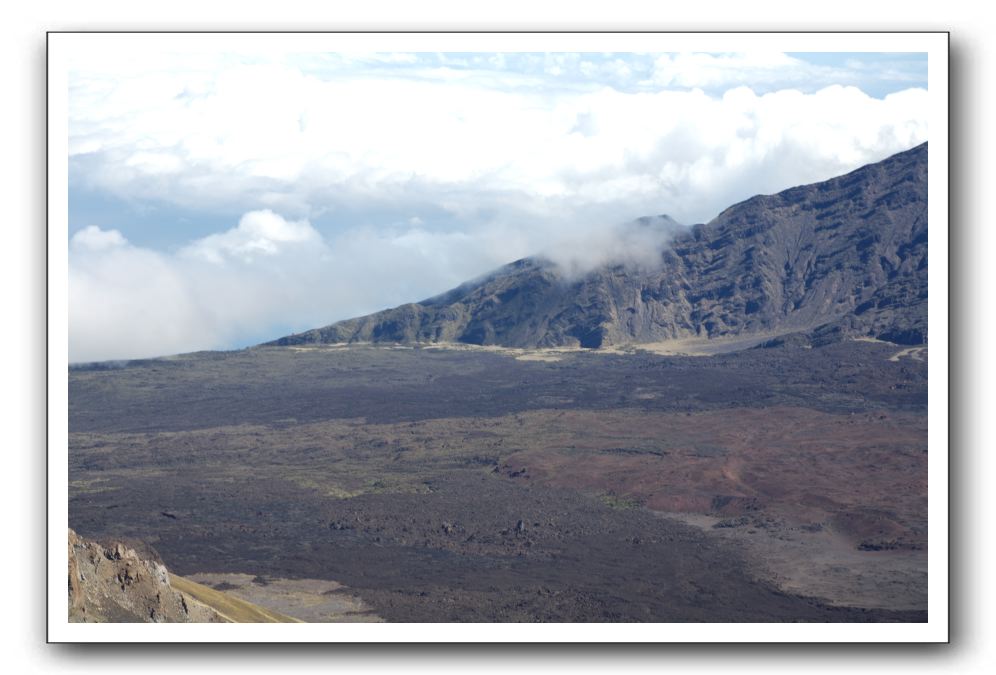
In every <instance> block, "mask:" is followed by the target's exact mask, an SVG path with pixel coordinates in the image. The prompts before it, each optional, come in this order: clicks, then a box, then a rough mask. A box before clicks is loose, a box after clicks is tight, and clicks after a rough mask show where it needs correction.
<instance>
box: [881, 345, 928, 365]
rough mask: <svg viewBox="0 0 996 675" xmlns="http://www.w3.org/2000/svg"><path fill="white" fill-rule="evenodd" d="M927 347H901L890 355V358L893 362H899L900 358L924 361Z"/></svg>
mask: <svg viewBox="0 0 996 675" xmlns="http://www.w3.org/2000/svg"><path fill="white" fill-rule="evenodd" d="M926 352H927V348H926V347H909V348H907V349H900V350H899V351H898V352H896V353H895V354H893V355H892V356H890V357H889V360H890V361H892V362H893V363H898V362H899V359H902V358H911V359H913V360H914V361H923V356H924V354H926Z"/></svg>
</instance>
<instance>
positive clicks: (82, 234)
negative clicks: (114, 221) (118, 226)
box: [70, 225, 128, 251]
mask: <svg viewBox="0 0 996 675" xmlns="http://www.w3.org/2000/svg"><path fill="white" fill-rule="evenodd" d="M127 243H128V242H127V241H126V240H125V238H124V235H123V234H121V233H120V232H118V231H117V230H102V229H100V228H99V227H97V226H96V225H90V226H88V227H84V228H83V229H82V230H79V231H78V232H77V233H76V234H74V235H73V238H72V240H71V241H70V244H71V245H72V247H73V248H74V249H82V250H88V251H103V250H105V249H109V248H117V247H120V246H125V245H127Z"/></svg>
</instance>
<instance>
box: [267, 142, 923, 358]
mask: <svg viewBox="0 0 996 675" xmlns="http://www.w3.org/2000/svg"><path fill="white" fill-rule="evenodd" d="M661 263H662V264H661V267H660V268H659V269H657V270H655V271H652V272H639V271H635V270H632V269H629V268H627V267H624V266H613V267H605V268H602V269H598V270H595V271H593V272H591V273H589V274H588V275H586V276H584V277H583V278H581V279H578V280H570V279H565V278H564V277H563V276H562V275H561V274H560V273H559V272H558V269H557V268H556V267H555V266H554V265H553V264H552V263H549V262H547V261H544V260H542V259H538V258H527V259H523V260H519V261H517V262H514V263H511V264H510V265H506V266H505V267H503V268H501V269H499V270H498V271H496V272H495V273H493V274H491V275H488V276H487V277H485V278H483V279H481V280H477V281H474V282H469V283H466V284H463V285H461V286H459V287H458V288H455V289H453V290H452V291H449V292H447V293H444V294H442V295H440V296H437V297H435V298H431V299H429V300H425V301H422V302H418V303H413V304H407V305H402V306H401V307H397V308H394V309H390V310H386V311H383V312H378V313H376V314H372V315H370V316H366V317H361V318H356V319H350V320H347V321H341V322H339V323H335V324H332V325H330V326H327V327H325V328H319V329H315V330H311V331H307V332H304V333H300V334H297V335H291V336H288V337H284V338H281V339H279V340H276V341H275V342H272V343H269V344H273V345H293V344H307V343H341V342H361V341H362V342H366V341H370V342H401V343H413V342H464V343H471V344H482V345H488V344H497V345H504V346H509V347H555V346H580V347H593V348H597V347H601V346H605V345H611V344H625V343H639V342H654V341H660V340H668V339H674V338H685V337H709V338H715V337H721V336H732V335H750V334H756V335H768V334H771V335H776V334H788V333H800V334H801V339H803V340H805V341H814V340H815V341H832V340H835V339H840V338H842V337H846V336H872V337H876V338H880V339H884V340H889V341H892V342H898V343H903V344H921V343H925V342H926V340H927V144H926V143H924V144H923V145H920V146H918V147H916V148H913V149H911V150H908V151H906V152H902V153H900V154H897V155H894V156H892V157H890V158H888V159H886V160H884V161H882V162H878V163H876V164H871V165H868V166H865V167H862V168H860V169H858V170H856V171H853V172H851V173H849V174H846V175H844V176H840V177H838V178H834V179H831V180H828V181H825V182H822V183H816V184H813V185H806V186H801V187H796V188H792V189H789V190H786V191H784V192H780V193H778V194H776V195H768V196H756V197H752V198H751V199H748V200H747V201H745V202H742V203H740V204H737V205H735V206H731V207H730V208H728V209H726V210H725V211H723V212H722V213H721V214H720V215H719V216H718V217H717V218H715V219H714V220H713V221H711V222H709V223H707V224H704V225H696V226H694V227H692V228H689V229H688V230H686V231H684V232H683V233H681V234H679V235H678V236H676V237H675V238H674V240H673V241H672V244H671V246H670V247H669V248H668V249H667V250H665V251H663V252H662V258H661Z"/></svg>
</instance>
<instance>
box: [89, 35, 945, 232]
mask: <svg viewBox="0 0 996 675" xmlns="http://www.w3.org/2000/svg"><path fill="white" fill-rule="evenodd" d="M743 58H745V57H740V56H722V55H720V56H711V55H696V54H692V55H679V56H664V57H661V60H662V61H661V62H662V63H663V62H666V64H668V65H667V66H666V67H664V66H661V67H659V68H658V70H657V72H658V77H660V78H662V81H663V82H665V83H667V82H673V81H677V82H680V83H681V84H688V83H695V82H698V83H704V82H727V81H728V80H730V81H729V84H731V85H732V84H734V83H736V84H739V83H740V82H743V81H745V80H744V79H743V78H741V77H739V76H737V75H736V73H737V72H739V71H738V70H737V69H736V68H733V67H732V66H731V65H730V63H728V62H729V61H731V60H733V61H736V62H737V63H739V61H737V59H740V60H743ZM765 59H767V60H765ZM795 61H796V60H795V59H792V57H788V56H785V55H774V56H770V57H764V58H760V57H753V60H752V61H751V62H750V64H753V65H752V67H753V68H754V70H753V71H750V72H753V73H755V75H756V77H758V78H762V79H763V74H764V73H765V72H767V71H766V68H767V69H769V70H772V71H778V72H782V71H783V70H785V67H786V64H788V65H792V66H793V67H794V62H795ZM700 62H702V63H700ZM565 63H566V61H565V59H560V60H559V61H558V60H556V59H550V60H549V62H548V64H547V66H548V68H551V69H556V68H561V67H566V66H565ZM696 64H698V65H696ZM750 64H740V65H742V66H744V67H746V66H747V65H750ZM765 64H769V65H765ZM693 66H694V67H693ZM789 70H791V69H789ZM458 72H459V73H460V74H461V76H460V77H459V78H452V77H449V76H444V75H442V74H440V71H439V69H438V68H437V69H432V70H426V69H414V70H413V71H412V72H411V73H407V72H406V73H404V74H399V73H398V72H396V71H393V70H392V71H386V72H383V73H379V74H375V75H371V74H366V73H361V74H354V75H351V76H348V77H345V76H343V77H338V78H336V77H331V76H320V75H318V74H312V73H309V72H308V71H307V70H302V69H301V68H300V67H298V66H291V65H287V64H282V63H241V62H239V63H234V64H230V65H226V66H225V67H220V66H219V67H218V68H217V69H213V70H212V69H209V70H206V71H202V70H193V69H191V70H189V71H184V70H183V69H182V68H174V69H169V70H163V71H153V72H151V73H149V72H145V71H139V72H134V73H131V71H126V72H125V73H123V74H122V73H114V74H113V77H112V76H109V75H108V73H106V72H97V73H94V72H85V71H84V72H79V73H77V74H76V75H75V76H74V78H73V80H72V82H73V85H72V88H71V119H70V154H71V162H70V166H71V180H72V181H73V184H75V185H79V186H83V187H87V188H90V189H94V190H99V191H104V192H109V193H112V194H116V195H119V196H121V197H125V198H127V199H131V200H135V199H149V200H159V201H163V202H166V203H174V204H177V205H179V206H182V207H184V208H190V209H198V208H212V209H219V208H221V209H227V210H241V211H245V210H249V209H262V208H271V209H275V210H279V211H280V212H282V213H285V214H288V215H291V216H293V217H310V218H314V217H315V216H316V215H317V214H319V213H321V212H323V211H324V210H335V209H336V208H340V207H342V206H344V205H352V206H356V205H359V206H360V207H362V206H363V205H372V204H384V203H387V204H390V205H393V206H396V207H397V208H398V209H399V210H405V209H408V210H409V211H417V210H418V206H419V205H420V204H425V203H427V202H428V203H432V204H435V205H438V206H441V207H442V208H444V209H447V210H449V211H450V212H451V213H453V214H454V215H456V216H459V217H466V216H467V214H468V213H472V212H474V211H475V210H479V206H480V205H481V204H482V203H486V204H489V206H493V205H494V202H503V203H504V207H500V206H494V208H502V209H503V210H506V211H509V210H512V209H515V208H516V207H521V208H520V210H522V211H529V212H533V213H535V214H536V215H537V216H543V215H547V214H549V213H551V212H554V213H555V212H557V211H561V210H563V209H572V210H574V211H577V212H583V211H585V210H586V209H587V208H589V207H590V206H591V205H592V204H605V203H612V204H614V205H615V206H617V207H619V209H620V210H621V213H620V216H619V218H618V219H619V220H625V219H626V218H628V217H638V216H640V215H644V214H646V213H657V212H662V211H663V212H668V213H673V214H674V215H675V216H676V217H677V218H679V219H680V220H685V221H701V220H707V219H708V218H710V217H712V216H713V215H715V213H717V212H718V211H719V210H721V209H722V208H724V207H725V206H727V205H728V203H727V202H728V201H729V200H730V199H731V198H732V199H742V198H746V197H748V196H750V194H751V192H752V191H756V190H761V191H773V190H776V189H781V188H783V187H786V186H787V184H786V183H785V182H784V175H783V174H784V170H781V169H779V166H780V163H779V161H778V158H780V157H785V156H787V157H790V158H791V157H795V156H805V157H806V158H807V161H806V162H805V164H804V165H803V166H793V168H792V173H793V174H794V175H796V176H797V179H796V180H797V181H798V182H804V181H811V180H819V179H822V178H826V177H828V176H830V175H833V174H834V173H835V172H837V171H839V170H841V169H842V168H849V167H852V166H854V165H855V163H857V162H864V161H872V160H875V159H880V158H881V157H884V156H886V155H887V154H889V153H892V152H895V151H898V150H901V149H905V148H907V147H909V146H911V145H914V144H916V143H917V142H921V141H922V140H924V139H925V138H926V133H927V120H926V118H925V112H924V111H925V109H926V106H925V105H924V101H925V97H926V92H925V91H924V90H921V89H912V90H908V91H904V92H901V93H896V94H892V95H890V96H887V97H885V98H884V99H878V98H874V97H871V96H868V95H867V94H864V93H863V92H861V91H860V90H859V89H856V88H853V87H843V86H831V87H827V88H824V89H821V90H819V91H816V92H814V93H811V94H802V93H800V92H798V91H793V90H786V91H779V92H775V93H769V94H765V95H758V94H756V93H754V90H752V89H747V88H746V87H739V88H735V89H732V90H729V91H726V92H725V93H723V94H716V95H713V94H706V93H704V92H703V91H701V90H695V89H692V90H684V89H682V90H674V89H669V88H667V86H666V85H661V86H660V87H658V88H656V89H653V90H651V91H643V92H636V93H634V92H626V91H620V90H618V89H615V88H612V87H607V86H601V87H599V88H596V89H591V88H586V89H583V90H577V89H557V88H549V89H544V88H539V87H535V86H531V85H528V84H526V83H524V82H523V81H520V80H521V79H524V80H529V78H519V79H516V77H515V76H513V75H509V76H508V81H505V82H503V83H500V84H496V83H495V82H494V80H493V78H487V77H484V75H480V74H479V73H477V71H458ZM783 75H784V73H783ZM731 78H733V79H732V80H731ZM746 81H750V80H749V79H747V80H746ZM716 185H721V186H724V188H725V189H723V190H721V191H717V190H716V189H715V186H716ZM637 209H643V212H640V211H638V210H637ZM647 209H649V211H648V210H647ZM516 215H519V214H516Z"/></svg>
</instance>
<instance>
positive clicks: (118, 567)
mask: <svg viewBox="0 0 996 675" xmlns="http://www.w3.org/2000/svg"><path fill="white" fill-rule="evenodd" d="M69 621H70V622H75V623H112V622H115V623H117V622H128V623H136V622H149V623H167V622H180V623H187V622H197V623H223V622H225V619H224V618H222V617H221V616H220V615H219V614H218V613H217V612H216V611H214V610H213V609H211V608H210V607H208V606H206V605H204V604H202V603H200V602H197V601H196V600H194V599H192V598H190V597H189V596H187V595H185V594H183V593H181V592H180V591H177V590H175V589H174V588H173V587H172V585H171V584H170V575H169V572H168V571H167V570H166V566H165V565H163V564H162V563H161V562H158V561H156V560H151V559H147V558H143V557H140V556H139V554H138V553H137V552H136V551H135V549H133V548H128V547H127V546H126V545H125V544H122V543H115V544H112V545H110V546H104V545H102V544H99V543H97V542H94V541H89V540H87V539H83V538H81V537H80V536H78V535H77V534H76V533H75V532H74V531H73V530H69Z"/></svg>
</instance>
